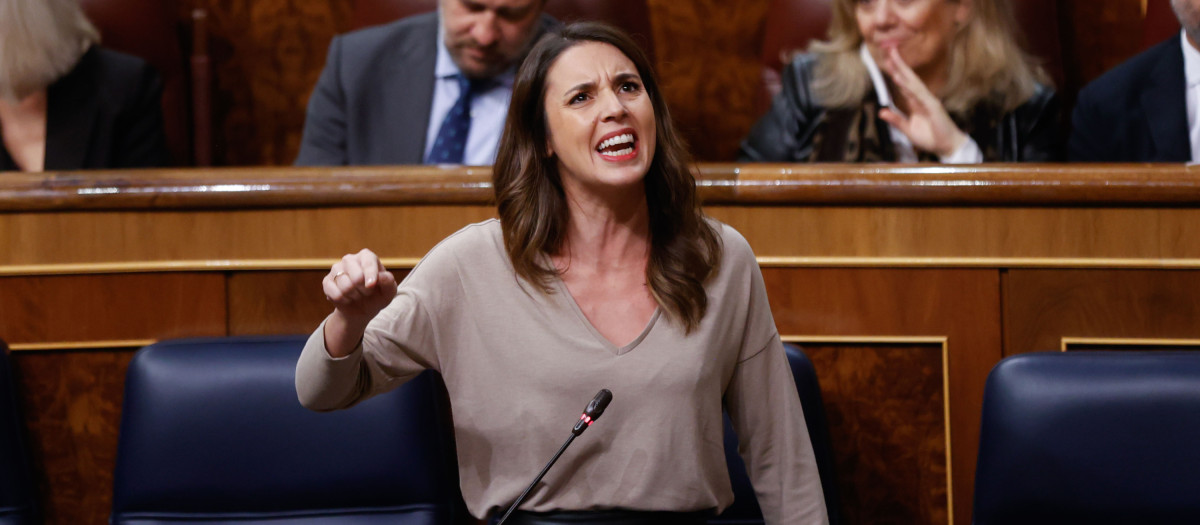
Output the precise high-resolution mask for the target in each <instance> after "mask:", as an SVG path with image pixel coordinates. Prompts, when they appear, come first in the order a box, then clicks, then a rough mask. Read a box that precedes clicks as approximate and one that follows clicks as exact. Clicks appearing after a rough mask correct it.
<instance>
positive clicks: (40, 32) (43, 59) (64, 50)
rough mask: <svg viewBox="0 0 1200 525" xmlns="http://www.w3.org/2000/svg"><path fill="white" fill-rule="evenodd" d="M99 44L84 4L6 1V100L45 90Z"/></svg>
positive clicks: (0, 87) (2, 15)
mask: <svg viewBox="0 0 1200 525" xmlns="http://www.w3.org/2000/svg"><path fill="white" fill-rule="evenodd" d="M99 41H100V32H99V31H97V30H96V27H95V26H93V25H92V23H91V22H89V21H88V19H87V16H85V15H84V14H83V9H82V8H80V7H79V3H78V0H2V1H0V97H3V98H6V99H9V100H20V99H22V98H24V97H26V96H28V95H30V94H32V93H35V92H37V91H39V90H42V89H45V88H46V87H47V86H49V85H50V84H52V83H54V81H56V80H58V79H59V78H60V77H62V76H63V75H65V74H66V73H67V72H69V71H70V70H71V68H73V67H75V63H76V62H78V61H79V58H80V57H82V56H83V54H84V53H85V52H86V51H87V49H88V47H90V46H91V45H92V44H95V43H98V42H99Z"/></svg>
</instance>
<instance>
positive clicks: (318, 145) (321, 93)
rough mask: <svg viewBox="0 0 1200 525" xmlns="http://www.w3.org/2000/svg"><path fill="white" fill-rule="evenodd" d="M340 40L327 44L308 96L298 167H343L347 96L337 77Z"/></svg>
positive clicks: (344, 160) (345, 162)
mask: <svg viewBox="0 0 1200 525" xmlns="http://www.w3.org/2000/svg"><path fill="white" fill-rule="evenodd" d="M341 48H342V46H341V39H340V38H334V39H333V42H331V43H330V44H329V55H328V57H326V59H325V69H324V70H323V71H321V77H320V78H319V79H318V80H317V86H316V88H314V89H313V93H312V97H310V98H309V99H308V114H307V116H306V117H305V119H304V138H303V139H302V140H301V142H300V154H299V155H298V156H297V157H296V165H297V166H344V165H346V164H348V162H349V159H348V157H347V154H346V95H345V92H344V91H343V90H342V83H341V79H340V76H341V75H340V70H341V68H340V66H341Z"/></svg>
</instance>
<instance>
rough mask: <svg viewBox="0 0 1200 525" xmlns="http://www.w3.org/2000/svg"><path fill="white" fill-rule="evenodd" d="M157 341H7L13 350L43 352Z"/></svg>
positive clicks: (122, 346)
mask: <svg viewBox="0 0 1200 525" xmlns="http://www.w3.org/2000/svg"><path fill="white" fill-rule="evenodd" d="M156 342H158V340H157V339H114V340H106V341H56V342H50V343H9V344H8V349H9V350H10V351H13V352H45V351H52V350H111V349H117V348H141V347H143V346H146V345H150V344H154V343H156Z"/></svg>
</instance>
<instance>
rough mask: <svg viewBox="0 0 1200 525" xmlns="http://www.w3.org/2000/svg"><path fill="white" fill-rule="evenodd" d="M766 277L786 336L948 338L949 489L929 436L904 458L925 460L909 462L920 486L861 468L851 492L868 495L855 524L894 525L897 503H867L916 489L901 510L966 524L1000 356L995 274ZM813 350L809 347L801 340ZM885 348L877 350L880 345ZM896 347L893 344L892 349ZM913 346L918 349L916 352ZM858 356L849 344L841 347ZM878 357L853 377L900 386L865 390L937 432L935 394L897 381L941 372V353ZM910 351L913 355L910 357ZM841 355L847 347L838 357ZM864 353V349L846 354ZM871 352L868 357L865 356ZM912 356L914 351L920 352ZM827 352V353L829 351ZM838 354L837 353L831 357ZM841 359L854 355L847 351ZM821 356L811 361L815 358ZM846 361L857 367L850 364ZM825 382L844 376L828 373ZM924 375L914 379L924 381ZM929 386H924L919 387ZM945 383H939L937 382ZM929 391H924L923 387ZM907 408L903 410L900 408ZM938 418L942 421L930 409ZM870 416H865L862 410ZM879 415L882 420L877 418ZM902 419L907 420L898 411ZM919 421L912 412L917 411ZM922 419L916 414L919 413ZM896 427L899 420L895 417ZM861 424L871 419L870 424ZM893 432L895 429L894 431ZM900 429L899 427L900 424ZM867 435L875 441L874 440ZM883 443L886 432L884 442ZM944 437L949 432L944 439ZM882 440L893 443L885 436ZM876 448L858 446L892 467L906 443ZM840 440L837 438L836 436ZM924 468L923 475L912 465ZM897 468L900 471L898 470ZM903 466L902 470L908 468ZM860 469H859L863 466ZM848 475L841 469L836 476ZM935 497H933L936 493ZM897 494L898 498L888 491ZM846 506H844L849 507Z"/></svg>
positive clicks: (853, 272)
mask: <svg viewBox="0 0 1200 525" xmlns="http://www.w3.org/2000/svg"><path fill="white" fill-rule="evenodd" d="M763 278H764V280H765V282H766V286H767V294H768V296H769V297H770V300H771V311H772V313H773V314H774V315H775V324H776V325H777V326H778V328H779V331H780V333H781V334H784V335H785V336H806V337H818V338H819V337H820V336H829V337H845V338H850V339H854V338H866V337H869V336H880V337H896V336H923V337H944V338H945V340H946V341H947V343H946V348H947V355H948V362H947V363H946V365H947V372H948V378H947V381H948V383H947V391H948V396H947V399H948V402H949V405H948V412H949V418H950V419H949V424H950V428H951V432H950V465H949V468H950V469H951V472H950V474H951V479H952V481H951V486H950V492H949V493H947V491H946V480H945V478H944V477H941V476H939V475H938V472H941V473H942V474H943V476H944V473H945V470H940V471H939V470H937V468H936V465H937V464H938V462H932V463H930V462H929V458H930V456H929V451H930V450H932V449H928V448H923V447H926V446H927V445H928V444H927V443H926V442H924V441H921V442H919V443H910V444H908V448H906V449H905V450H906V454H910V456H909V457H912V458H924V459H923V460H922V461H923V463H909V464H908V467H907V468H908V470H909V472H908V473H906V474H897V476H907V478H905V479H910V480H912V479H920V481H921V484H920V485H919V488H917V489H913V488H910V487H905V488H904V489H896V488H895V487H893V490H889V489H887V487H892V483H899V482H898V481H897V479H884V478H873V477H872V476H870V475H867V474H865V473H863V474H862V476H863V477H861V478H856V481H855V482H854V488H852V489H847V490H849V491H850V492H851V494H853V495H855V496H853V497H858V498H862V499H861V500H860V501H859V503H860V504H861V505H867V506H868V507H869V509H868V510H863V512H867V514H863V515H862V518H863V520H862V521H857V522H856V523H876V522H878V521H883V522H887V523H892V522H893V521H888V520H889V519H890V518H888V516H887V514H888V512H892V511H895V512H901V510H900V509H899V508H894V509H893V508H890V507H888V505H884V504H881V505H880V506H877V507H872V506H870V505H869V504H868V502H869V501H870V500H872V499H875V498H879V497H882V494H883V493H889V494H893V496H894V495H895V494H896V493H895V490H902V491H915V492H906V493H908V494H913V493H920V494H922V496H921V498H919V499H918V500H917V501H915V502H912V505H914V506H913V507H906V508H905V510H903V512H902V514H903V515H906V516H913V517H916V518H920V519H919V520H918V521H919V522H925V521H923V519H924V518H933V519H935V521H933V522H934V523H946V522H947V521H948V519H947V518H948V516H950V515H953V519H954V522H955V523H970V516H971V496H972V491H971V489H972V487H973V484H974V476H975V455H976V450H977V447H978V440H979V410H980V406H982V402H983V385H984V382H985V380H986V378H987V373H988V372H989V371H990V370H991V367H992V366H993V365H994V364H995V363H996V362H997V361H999V360H1000V357H1001V336H1000V323H999V322H998V316H999V315H1000V281H999V279H1000V277H999V273H998V272H997V271H995V270H963V269H939V270H934V269H930V270H914V269H872V268H857V269H855V268H764V269H763ZM804 346H805V347H806V348H807V346H808V345H807V344H806V345H804ZM887 348H889V347H886V346H884V347H880V349H881V351H882V350H886V349H887ZM891 348H894V346H893V347H891ZM912 350H919V351H917V352H915V353H914V352H911V351H912ZM845 351H846V352H852V349H848V350H845ZM889 352H892V350H886V351H884V352H883V353H882V354H877V355H874V356H873V357H870V358H864V359H867V360H866V361H865V362H864V363H863V364H862V366H864V368H863V369H862V370H861V373H862V374H864V375H865V376H867V377H862V378H858V379H857V381H859V382H861V383H864V384H865V383H867V382H870V381H877V382H879V383H880V384H881V385H890V386H880V387H879V388H882V389H889V388H897V390H889V391H887V393H885V392H884V391H877V392H874V393H865V392H864V393H863V394H862V395H864V396H896V397H876V398H875V401H874V402H876V403H879V404H880V405H881V408H880V410H883V411H890V410H891V407H896V409H897V410H898V411H899V413H903V414H909V415H912V414H915V413H920V414H923V416H921V417H923V418H925V419H924V420H923V421H925V422H924V423H920V424H917V422H916V421H917V420H914V422H913V424H914V425H917V426H918V427H919V428H923V429H926V430H922V431H920V433H921V434H922V435H925V434H927V433H928V429H929V428H932V427H931V426H930V425H932V424H933V423H932V421H940V420H942V418H941V416H940V414H938V413H937V412H936V411H937V410H941V409H942V407H941V406H933V405H932V404H931V403H932V402H933V401H932V399H933V398H932V397H930V394H928V392H927V390H928V388H929V387H928V385H927V386H926V387H924V388H925V390H922V389H915V390H905V389H904V388H903V387H899V386H897V383H896V382H897V381H901V382H903V381H904V379H901V378H899V377H897V376H899V375H913V376H916V377H926V376H928V374H930V373H933V372H931V370H933V369H932V368H930V367H934V366H935V364H936V366H937V367H938V368H937V369H936V370H937V372H936V375H938V376H940V375H941V368H940V364H937V363H939V362H940V359H941V355H940V352H937V353H933V354H932V357H931V355H930V354H929V352H926V351H925V350H924V349H921V348H920V347H917V348H916V349H913V348H905V349H903V350H902V351H900V352H899V353H889ZM904 352H909V353H904ZM836 355H837V356H839V357H838V358H841V356H842V351H841V350H839V351H838V352H837V354H836ZM847 355H858V354H847ZM868 355H871V354H868ZM914 356H916V357H914ZM884 357H887V358H892V359H896V361H895V362H896V364H897V367H898V368H896V369H895V370H893V369H892V368H891V367H888V366H877V365H878V363H879V362H878V361H874V359H883V358H884ZM822 358H823V359H824V358H831V357H829V356H824V357H822ZM831 359H832V358H831ZM845 359H850V358H848V357H846V358H845ZM816 361H817V359H816V358H814V362H816ZM844 366H848V367H852V365H849V364H848V363H847V364H846V365H844ZM817 371H818V376H819V377H818V378H819V380H820V381H821V385H822V389H824V388H826V387H825V383H826V381H827V379H826V377H825V376H823V375H821V373H822V368H820V367H818V370H817ZM828 381H830V382H834V381H840V380H835V379H833V378H830V379H829V380H828ZM919 381H920V380H918V382H919ZM922 384H924V383H922ZM939 388H940V386H939ZM922 392H924V393H922ZM900 407H904V408H900ZM935 414H937V417H934V415H935ZM864 417H865V416H864ZM871 417H873V418H876V419H875V420H876V421H878V420H879V418H883V417H884V416H882V415H880V414H875V415H873V416H871ZM896 417H904V416H896ZM913 417H915V416H913ZM918 420H920V419H919V418H918ZM889 421H891V422H893V423H895V422H897V421H899V420H898V419H892V420H889ZM863 424H866V421H865V420H864V422H863ZM888 431H889V432H890V431H892V428H891V427H889V430H888ZM895 431H897V432H901V431H900V430H899V428H897V429H895ZM868 439H870V438H868ZM880 439H884V438H880ZM941 439H942V440H943V442H944V440H945V437H944V435H943V436H942V438H941ZM884 441H887V440H886V439H884ZM887 442H888V443H889V444H888V445H887V446H884V445H883V444H882V442H881V443H878V444H876V445H872V446H873V447H875V448H871V449H868V450H858V449H852V451H853V452H852V453H853V454H860V455H863V459H862V460H861V461H863V462H867V463H871V464H875V462H880V463H879V464H886V462H887V461H889V459H890V458H888V457H886V454H885V453H884V452H883V451H885V450H887V449H889V447H902V448H903V447H904V446H905V445H904V444H903V443H899V442H892V441H887ZM834 443H835V446H836V444H837V443H838V441H837V440H836V439H835V441H834ZM940 462H941V463H940V464H941V465H942V467H941V468H942V469H944V468H945V457H944V456H943V457H942V458H941V459H940ZM918 465H919V466H920V468H919V472H918V471H913V470H912V469H913V468H914V467H917V466H918ZM897 468H898V469H901V467H899V466H898V467H897ZM902 470H903V469H902ZM860 473H861V472H860ZM841 474H843V472H842V471H841V470H839V475H841ZM935 496H936V497H935ZM889 497H892V496H889ZM849 506H850V504H849V502H847V507H849Z"/></svg>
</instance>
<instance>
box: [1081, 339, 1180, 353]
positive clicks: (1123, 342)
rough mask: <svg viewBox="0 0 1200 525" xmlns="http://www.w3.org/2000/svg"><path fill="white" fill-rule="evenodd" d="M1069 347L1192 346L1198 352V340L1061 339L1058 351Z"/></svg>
mask: <svg viewBox="0 0 1200 525" xmlns="http://www.w3.org/2000/svg"><path fill="white" fill-rule="evenodd" d="M1071 345H1096V346H1149V347H1154V346H1164V347H1166V346H1194V347H1196V349H1197V350H1200V339H1162V338H1138V337H1063V338H1062V339H1060V343H1059V351H1060V352H1066V351H1069V350H1070V349H1071Z"/></svg>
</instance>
